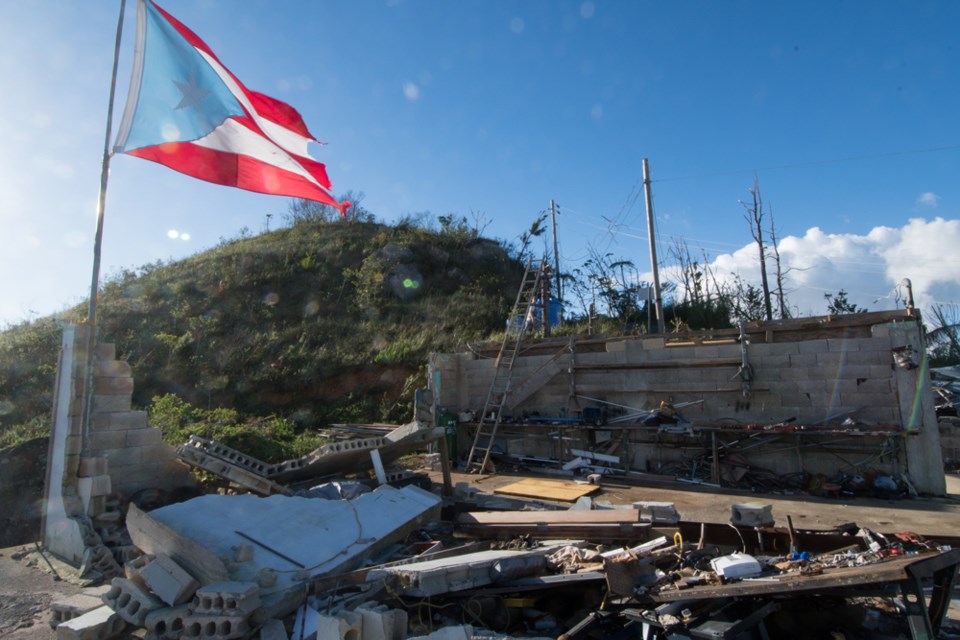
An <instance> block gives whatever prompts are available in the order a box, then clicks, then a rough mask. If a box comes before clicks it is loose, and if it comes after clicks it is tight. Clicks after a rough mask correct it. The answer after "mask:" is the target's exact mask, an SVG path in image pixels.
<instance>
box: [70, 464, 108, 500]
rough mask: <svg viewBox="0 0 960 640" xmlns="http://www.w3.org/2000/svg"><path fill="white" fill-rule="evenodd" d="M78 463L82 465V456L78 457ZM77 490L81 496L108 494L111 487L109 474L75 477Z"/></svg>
mask: <svg viewBox="0 0 960 640" xmlns="http://www.w3.org/2000/svg"><path fill="white" fill-rule="evenodd" d="M80 465H81V467H82V466H83V458H81V459H80ZM77 491H78V492H79V493H80V495H81V496H83V495H84V492H86V495H89V496H108V495H110V492H111V491H112V489H111V488H110V476H108V475H100V476H87V477H81V478H77Z"/></svg>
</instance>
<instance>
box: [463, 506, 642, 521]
mask: <svg viewBox="0 0 960 640" xmlns="http://www.w3.org/2000/svg"><path fill="white" fill-rule="evenodd" d="M457 522H459V523H462V524H541V523H542V524H555V523H556V524H591V523H592V524H610V523H613V524H618V523H621V522H622V523H625V524H632V523H634V522H640V510H639V509H593V510H578V511H472V512H468V513H461V514H460V515H459V516H457Z"/></svg>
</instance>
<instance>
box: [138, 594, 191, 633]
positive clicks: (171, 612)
mask: <svg viewBox="0 0 960 640" xmlns="http://www.w3.org/2000/svg"><path fill="white" fill-rule="evenodd" d="M189 615H190V604H189V603H187V604H181V605H178V606H176V607H164V608H163V609H157V610H155V611H151V612H150V613H148V614H147V616H146V618H144V621H143V626H144V627H145V628H146V629H147V633H148V634H149V636H152V637H154V638H157V640H179V639H180V638H182V637H183V636H184V635H185V631H184V628H185V626H186V624H185V622H186V619H187V617H188V616H189Z"/></svg>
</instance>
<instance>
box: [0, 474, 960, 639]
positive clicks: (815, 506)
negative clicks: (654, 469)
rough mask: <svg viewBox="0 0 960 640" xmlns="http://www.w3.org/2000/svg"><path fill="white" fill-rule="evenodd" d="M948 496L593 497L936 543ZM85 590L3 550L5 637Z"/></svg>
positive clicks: (66, 574) (624, 491)
mask: <svg viewBox="0 0 960 640" xmlns="http://www.w3.org/2000/svg"><path fill="white" fill-rule="evenodd" d="M431 477H432V478H433V479H434V480H435V481H437V482H440V481H441V475H440V473H439V471H435V472H432V473H431ZM517 479H518V478H517V477H516V476H510V475H495V476H479V477H478V476H476V475H465V474H459V473H454V474H453V481H454V482H455V483H457V482H468V483H470V484H472V485H474V486H476V487H477V489H478V490H480V491H482V492H484V493H492V492H493V489H495V488H496V487H497V486H500V485H503V484H506V483H508V482H514V481H516V480H517ZM947 490H948V495H947V496H946V497H942V498H929V499H915V500H893V501H888V500H870V499H858V500H854V501H842V500H829V499H822V498H810V497H799V496H797V497H787V496H768V495H750V494H731V493H728V492H711V493H706V492H703V491H698V488H697V487H695V486H692V485H691V486H690V488H689V489H687V488H683V489H673V488H671V489H666V488H650V487H627V486H624V485H615V484H608V485H607V486H604V487H603V488H602V489H601V491H600V492H598V493H597V494H595V495H594V496H593V497H594V499H595V500H597V501H600V502H609V503H611V504H626V503H630V502H635V501H639V500H645V501H655V502H673V503H674V504H675V505H676V508H677V511H679V512H680V515H681V517H682V518H683V519H684V520H695V521H706V522H720V523H724V522H729V520H730V507H731V505H733V504H736V503H742V502H762V503H766V504H770V505H772V507H773V514H774V517H775V518H776V520H777V525H785V523H786V516H787V515H790V516H791V517H792V518H793V522H794V525H795V526H796V527H798V528H811V529H819V528H830V527H833V526H836V525H839V524H844V523H849V522H855V523H857V524H858V525H860V526H862V527H867V528H870V529H875V530H878V531H905V530H909V531H915V532H917V533H921V534H924V535H927V536H930V537H932V538H934V539H935V537H936V534H938V533H940V534H949V535H960V476H956V475H951V476H948V477H947ZM48 561H49V563H50V564H48ZM51 565H52V568H51ZM57 576H60V577H59V578H58V577H57ZM81 591H82V585H81V584H79V583H78V580H77V579H76V577H75V573H74V572H73V571H72V569H71V568H70V567H69V566H67V565H64V564H63V563H60V562H58V561H57V560H56V559H55V558H52V557H50V556H49V555H48V554H43V555H41V554H39V553H38V552H37V551H36V549H35V547H34V546H33V545H26V546H17V547H8V548H4V549H0V637H2V638H5V639H9V640H41V639H49V638H53V637H55V632H54V631H53V630H52V629H51V628H50V626H49V623H48V622H49V619H50V614H49V606H50V603H51V602H52V601H53V600H55V599H58V598H61V597H64V596H70V595H73V594H76V593H80V592H81ZM955 592H956V590H955ZM955 595H957V597H955V598H954V601H953V603H952V606H951V608H950V611H949V612H948V619H949V621H950V624H952V625H954V626H956V625H960V599H958V598H960V594H956V593H955ZM141 632H142V631H141ZM130 637H134V636H130Z"/></svg>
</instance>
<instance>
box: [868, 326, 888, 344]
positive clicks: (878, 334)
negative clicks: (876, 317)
mask: <svg viewBox="0 0 960 640" xmlns="http://www.w3.org/2000/svg"><path fill="white" fill-rule="evenodd" d="M870 335H872V336H873V337H874V338H876V339H877V340H878V342H882V340H881V339H882V338H887V341H886V342H887V346H888V347H889V346H890V341H889V338H890V327H889V325H886V324H875V325H872V326H871V327H870Z"/></svg>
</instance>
